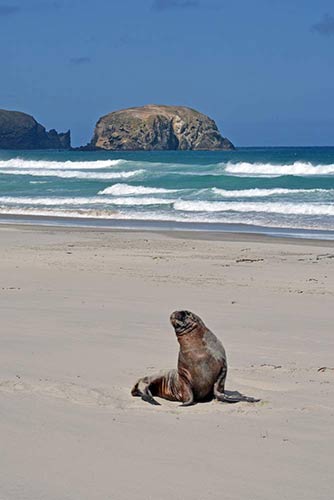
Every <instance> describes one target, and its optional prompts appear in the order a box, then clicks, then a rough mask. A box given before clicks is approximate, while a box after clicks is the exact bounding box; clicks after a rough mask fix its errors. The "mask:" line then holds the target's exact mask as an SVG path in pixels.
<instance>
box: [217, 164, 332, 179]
mask: <svg viewBox="0 0 334 500" xmlns="http://www.w3.org/2000/svg"><path fill="white" fill-rule="evenodd" d="M220 166H222V167H224V169H225V172H227V173H229V174H235V175H248V176H258V175H264V176H268V175H269V176H280V175H297V176H309V175H321V176H323V175H334V164H331V165H312V163H304V162H298V161H297V162H295V163H293V164H292V165H274V164H272V163H247V162H239V163H220Z"/></svg>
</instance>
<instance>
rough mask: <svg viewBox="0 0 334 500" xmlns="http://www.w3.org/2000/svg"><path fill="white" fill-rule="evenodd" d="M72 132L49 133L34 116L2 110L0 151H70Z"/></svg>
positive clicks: (0, 110)
mask: <svg viewBox="0 0 334 500" xmlns="http://www.w3.org/2000/svg"><path fill="white" fill-rule="evenodd" d="M70 147H71V135H70V131H68V132H65V133H60V134H59V133H58V132H56V131H55V130H50V131H49V132H47V131H46V130H45V128H44V127H43V126H42V125H40V124H39V123H38V122H37V121H36V120H35V119H34V118H33V117H32V116H30V115H27V114H26V113H21V112H19V111H7V110H4V109H0V149H70Z"/></svg>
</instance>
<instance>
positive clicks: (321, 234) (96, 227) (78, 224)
mask: <svg viewBox="0 0 334 500" xmlns="http://www.w3.org/2000/svg"><path fill="white" fill-rule="evenodd" d="M6 226H8V227H17V228H19V227H22V228H24V227H32V228H36V229H37V228H52V229H55V228H58V229H60V230H61V229H64V230H66V229H68V230H72V231H73V230H79V231H96V232H101V231H135V232H154V233H167V234H170V235H173V234H175V236H177V235H178V236H180V235H183V236H184V237H186V236H185V235H187V234H188V235H189V237H192V235H196V239H207V240H209V239H211V240H212V239H214V240H217V239H221V240H228V239H231V240H232V241H268V242H270V241H282V242H285V241H286V242H291V241H292V242H296V243H297V244H298V243H302V242H305V243H306V242H310V244H313V243H315V244H317V243H318V244H322V243H324V244H326V245H328V246H334V231H331V230H329V231H325V230H320V229H292V228H283V227H282V228H278V227H266V226H256V225H254V226H251V225H246V224H218V223H192V222H173V221H155V220H136V219H132V220H129V219H99V218H95V219H94V218H84V217H83V218H78V217H60V216H54V217H53V216H38V215H36V216H32V215H10V214H0V228H2V227H6ZM200 235H201V236H200Z"/></svg>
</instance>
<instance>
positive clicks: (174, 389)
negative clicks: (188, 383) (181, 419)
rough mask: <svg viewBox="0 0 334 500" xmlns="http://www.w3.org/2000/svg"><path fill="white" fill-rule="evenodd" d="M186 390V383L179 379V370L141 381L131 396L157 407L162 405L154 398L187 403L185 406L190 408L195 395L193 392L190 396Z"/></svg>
mask: <svg viewBox="0 0 334 500" xmlns="http://www.w3.org/2000/svg"><path fill="white" fill-rule="evenodd" d="M186 389H187V388H186V387H185V383H184V382H183V381H182V380H181V378H180V377H179V374H178V372H177V370H170V371H169V372H165V373H159V374H157V375H152V376H149V377H144V378H141V379H139V380H138V382H137V383H136V384H135V386H134V387H133V389H132V391H131V394H132V396H138V397H141V398H142V399H143V400H144V401H147V402H148V403H151V404H155V405H159V404H160V403H158V402H157V401H156V400H155V399H154V397H153V396H158V397H159V398H163V399H168V400H169V401H181V402H184V403H185V404H184V406H188V405H190V404H192V403H193V395H192V392H189V394H188V390H186ZM182 406H183V405H182Z"/></svg>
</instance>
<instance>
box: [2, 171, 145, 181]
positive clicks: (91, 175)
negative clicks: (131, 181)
mask: <svg viewBox="0 0 334 500" xmlns="http://www.w3.org/2000/svg"><path fill="white" fill-rule="evenodd" d="M143 172H145V170H142V169H140V170H132V171H131V172H108V173H107V172H103V173H100V172H80V171H74V170H45V169H40V170H39V169H36V170H34V169H33V170H23V169H22V170H20V169H19V170H0V174H5V175H33V176H36V177H60V178H62V179H95V180H104V179H127V178H129V177H135V176H137V175H140V174H142V173H143Z"/></svg>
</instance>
